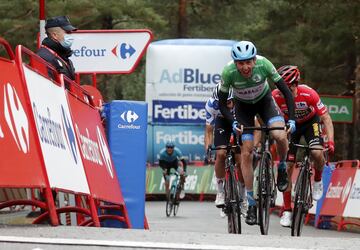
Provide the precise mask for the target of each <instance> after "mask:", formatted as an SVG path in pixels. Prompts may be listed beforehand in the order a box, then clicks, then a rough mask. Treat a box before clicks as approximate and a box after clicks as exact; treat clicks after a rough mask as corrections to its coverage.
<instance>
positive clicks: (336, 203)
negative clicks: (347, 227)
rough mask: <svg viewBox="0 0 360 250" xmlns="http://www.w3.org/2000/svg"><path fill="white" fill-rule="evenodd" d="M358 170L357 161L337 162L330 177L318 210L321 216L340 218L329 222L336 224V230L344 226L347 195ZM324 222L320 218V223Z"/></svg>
mask: <svg viewBox="0 0 360 250" xmlns="http://www.w3.org/2000/svg"><path fill="white" fill-rule="evenodd" d="M358 168H359V161H339V162H337V164H336V166H335V170H334V172H333V174H332V176H331V180H330V184H329V187H328V189H327V191H326V196H325V199H324V202H323V205H322V207H321V210H320V217H322V216H336V217H340V222H338V221H336V220H330V221H331V222H333V223H336V224H338V230H341V228H342V227H343V225H344V224H346V223H345V222H344V211H345V207H346V205H347V202H348V198H349V194H350V191H351V188H352V185H353V182H354V179H355V174H356V172H357V171H358ZM321 221H324V220H323V219H322V218H321V219H320V222H321Z"/></svg>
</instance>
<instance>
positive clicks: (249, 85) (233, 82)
mask: <svg viewBox="0 0 360 250" xmlns="http://www.w3.org/2000/svg"><path fill="white" fill-rule="evenodd" d="M221 76H222V82H223V83H222V85H221V89H220V90H221V91H222V92H225V93H228V92H229V88H230V87H232V88H233V95H234V98H236V99H238V100H240V101H242V102H246V103H256V102H258V101H259V100H260V99H261V98H262V97H264V96H265V94H266V93H267V92H268V91H269V88H270V87H269V84H268V82H267V79H268V78H270V79H271V80H272V81H273V82H278V81H279V80H280V79H281V76H280V75H279V74H278V72H277V71H276V68H275V67H274V65H273V64H272V63H271V62H270V61H269V60H268V59H266V58H265V57H263V56H259V55H257V56H256V62H255V67H254V68H253V71H252V75H251V77H250V78H245V77H243V76H242V75H241V73H240V72H239V70H238V69H237V68H236V65H235V63H234V61H231V62H229V63H228V64H227V65H226V66H225V68H224V70H223V72H222V75H221Z"/></svg>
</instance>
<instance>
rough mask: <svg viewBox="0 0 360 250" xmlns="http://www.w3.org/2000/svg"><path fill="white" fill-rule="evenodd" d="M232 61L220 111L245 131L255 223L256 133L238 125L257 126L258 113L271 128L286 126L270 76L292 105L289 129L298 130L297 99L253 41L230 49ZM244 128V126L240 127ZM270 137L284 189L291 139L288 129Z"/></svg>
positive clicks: (244, 157)
mask: <svg viewBox="0 0 360 250" xmlns="http://www.w3.org/2000/svg"><path fill="white" fill-rule="evenodd" d="M231 56H232V58H233V60H234V61H231V62H230V63H229V64H228V65H226V66H225V68H224V70H223V72H222V85H221V89H220V90H221V91H220V93H219V103H220V110H221V113H222V114H223V115H224V117H225V118H226V119H227V120H228V121H230V122H231V124H232V127H233V130H234V131H236V132H238V133H242V136H241V138H242V141H243V146H242V148H241V170H242V173H243V176H244V180H245V186H246V190H247V197H248V204H249V209H248V211H247V216H246V220H245V222H246V223H247V224H249V225H254V224H256V222H257V216H256V213H257V208H256V202H255V200H254V198H253V193H254V192H253V168H252V157H253V147H254V141H253V140H254V136H253V132H252V131H242V130H241V129H239V125H243V126H246V127H247V126H254V117H255V115H257V114H258V115H259V116H260V118H261V119H262V120H263V122H264V123H265V124H266V125H268V126H270V127H281V126H285V121H284V118H283V117H282V116H281V113H280V110H279V109H278V107H277V105H276V104H275V102H274V99H273V98H272V96H271V90H270V87H269V84H268V82H267V79H269V78H270V79H271V80H272V81H273V82H274V83H275V85H276V87H277V88H278V89H280V91H281V92H282V93H283V94H284V96H285V98H286V103H287V105H288V107H289V120H288V122H287V124H288V126H289V132H291V133H293V132H294V131H295V120H294V100H293V97H292V95H291V92H290V90H289V88H288V87H287V86H286V84H285V82H284V81H283V79H282V78H281V77H280V75H279V74H278V73H277V71H276V69H275V67H274V66H273V64H272V63H271V62H270V61H269V60H268V59H266V58H265V57H263V56H259V55H257V52H256V48H255V46H254V44H253V43H252V42H248V41H240V42H238V43H235V44H234V45H233V47H232V49H231ZM230 87H232V88H233V95H234V102H235V116H236V117H235V118H234V117H233V115H232V113H231V112H230V111H229V110H228V109H227V107H226V99H227V96H228V92H229V89H230ZM240 127H241V126H240ZM271 136H272V137H273V138H274V139H275V141H276V145H277V149H278V153H279V155H280V163H279V166H278V177H277V185H278V189H279V190H280V191H284V190H285V189H286V188H287V185H288V178H287V172H286V153H287V151H288V140H287V136H286V131H285V130H283V131H280V130H274V131H272V132H271Z"/></svg>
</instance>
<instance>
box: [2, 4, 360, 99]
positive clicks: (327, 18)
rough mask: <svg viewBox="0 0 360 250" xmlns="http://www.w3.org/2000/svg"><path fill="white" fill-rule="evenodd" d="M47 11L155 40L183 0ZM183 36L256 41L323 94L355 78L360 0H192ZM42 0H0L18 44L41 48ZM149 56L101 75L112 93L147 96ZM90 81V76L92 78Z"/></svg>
mask: <svg viewBox="0 0 360 250" xmlns="http://www.w3.org/2000/svg"><path fill="white" fill-rule="evenodd" d="M45 4H46V10H47V12H46V13H47V16H49V17H50V16H57V15H67V16H69V17H70V19H71V22H72V23H73V24H74V25H75V26H76V27H78V28H79V29H83V30H84V29H89V30H91V29H143V28H147V29H150V30H152V32H153V34H154V39H155V40H161V39H168V38H176V37H178V22H179V17H178V13H179V6H178V5H179V1H163V0H107V1H104V0H77V1H72V0H46V1H45ZM185 4H186V16H185V17H184V18H185V21H186V22H185V25H186V27H184V28H185V31H186V34H185V36H186V37H188V38H218V39H233V40H251V41H254V43H255V44H256V46H257V47H258V51H259V54H261V55H264V56H266V57H267V58H269V59H270V60H271V61H272V62H273V63H274V65H275V66H276V67H279V66H281V65H283V64H295V65H298V66H299V67H300V69H301V73H302V80H303V81H304V82H306V83H308V84H309V85H312V86H313V87H315V88H316V89H318V90H319V91H320V92H321V93H324V94H325V93H326V94H339V93H341V92H344V91H345V90H346V89H347V85H346V83H347V82H349V81H350V80H351V79H353V74H352V73H353V71H354V68H355V67H356V57H357V56H358V55H359V50H360V46H359V35H360V34H359V33H360V32H359V30H360V28H359V27H360V25H358V19H359V16H360V13H359V11H360V8H359V1H350V0H347V1H346V0H343V1H340V0H330V1H329V0H327V1H325V0H319V1H310V0H303V1H295V0H275V1H271V0H253V1H244V0H188V1H185ZM38 11H39V6H38V1H37V0H14V1H6V0H0V15H1V16H2V19H1V20H0V34H1V36H3V37H4V38H5V39H7V40H8V41H9V42H10V43H11V45H12V46H13V47H15V46H16V45H17V44H23V45H25V46H26V47H29V48H30V49H32V50H35V49H36V43H37V42H36V34H37V31H38V27H39V24H38ZM144 60H145V59H143V60H142V63H140V65H139V66H138V68H137V70H136V71H135V72H134V73H133V74H130V75H121V76H115V75H107V76H105V75H99V76H98V77H97V80H98V83H99V88H100V89H101V91H102V92H103V94H104V95H105V97H106V99H107V100H112V99H118V98H125V97H126V98H125V99H134V100H144V98H145V93H144V92H145V90H144V89H145V74H144V71H145V68H144ZM89 81H91V80H88V82H89Z"/></svg>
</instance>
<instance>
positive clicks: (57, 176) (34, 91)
mask: <svg viewBox="0 0 360 250" xmlns="http://www.w3.org/2000/svg"><path fill="white" fill-rule="evenodd" d="M23 68H24V73H25V79H26V84H27V88H28V90H29V96H30V101H31V108H32V111H33V114H34V119H35V123H36V128H37V132H38V133H37V134H38V137H39V141H40V145H41V150H42V154H43V157H44V161H45V166H46V171H47V175H48V177H49V181H50V186H51V187H52V188H54V187H56V188H61V189H65V190H71V191H75V192H81V193H86V194H89V193H90V192H89V186H88V183H87V179H86V176H85V171H84V166H83V164H82V160H81V157H80V151H79V147H78V144H77V141H76V136H75V130H74V128H73V125H72V124H73V123H72V119H71V116H70V111H69V106H68V103H67V99H66V96H65V90H64V88H63V87H59V86H57V85H55V84H54V83H53V82H51V81H50V80H48V79H46V78H44V77H43V76H41V75H39V74H37V73H35V72H34V71H32V70H30V69H28V68H27V67H26V66H23Z"/></svg>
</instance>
